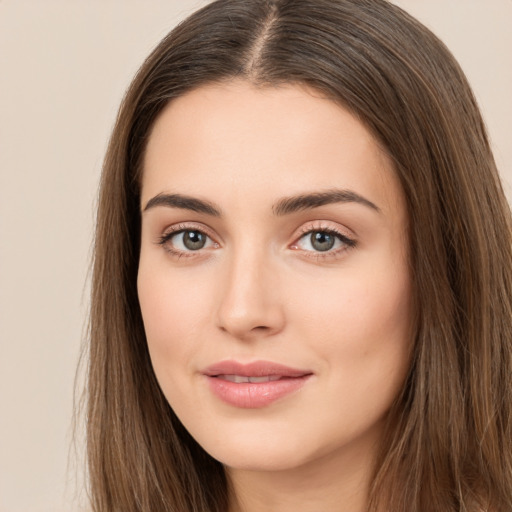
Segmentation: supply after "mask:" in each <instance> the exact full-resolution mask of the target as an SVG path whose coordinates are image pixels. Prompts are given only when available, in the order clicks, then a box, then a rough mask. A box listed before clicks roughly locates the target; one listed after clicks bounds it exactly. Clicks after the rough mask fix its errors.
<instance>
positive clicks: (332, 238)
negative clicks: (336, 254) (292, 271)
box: [296, 230, 354, 252]
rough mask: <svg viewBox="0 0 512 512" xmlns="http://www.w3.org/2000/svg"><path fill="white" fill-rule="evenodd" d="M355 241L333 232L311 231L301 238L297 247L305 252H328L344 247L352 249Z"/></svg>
mask: <svg viewBox="0 0 512 512" xmlns="http://www.w3.org/2000/svg"><path fill="white" fill-rule="evenodd" d="M353 245H354V241H353V240H350V239H349V238H347V237H345V236H343V235H341V234H339V233H335V232H332V231H320V230H317V231H309V232H308V233H306V234H305V235H303V236H301V237H300V239H299V241H298V242H297V244H296V246H297V248H299V249H302V250H304V251H315V252H327V251H331V250H332V249H338V248H340V247H343V246H349V247H352V246H353Z"/></svg>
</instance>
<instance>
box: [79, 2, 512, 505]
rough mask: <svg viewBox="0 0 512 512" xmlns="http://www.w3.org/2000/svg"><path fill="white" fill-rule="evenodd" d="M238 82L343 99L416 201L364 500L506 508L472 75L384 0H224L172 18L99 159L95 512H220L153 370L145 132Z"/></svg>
mask: <svg viewBox="0 0 512 512" xmlns="http://www.w3.org/2000/svg"><path fill="white" fill-rule="evenodd" d="M235 77H236V78H244V79H246V80H248V81H250V82H252V83H253V84H255V85H256V86H261V87H264V86H273V85H279V84H281V83H298V84H305V85H307V86H309V87H311V88H313V89H315V90H318V91H320V92H322V93H323V94H324V95H327V96H328V97H329V98H331V99H332V100H333V101H335V102H338V103H340V104H342V105H343V106H344V107H345V108H348V109H349V110H350V111H351V112H352V113H354V114H355V115H356V116H357V117H358V118H359V119H360V120H361V121H362V122H363V123H365V125H366V126H367V127H368V129H369V130H371V132H372V133H373V134H374V136H375V137H376V139H377V140H378V141H379V143H380V144H381V146H382V147H383V149H384V150H385V151H386V152H387V153H388V154H389V155H390V157H391V158H392V160H393V162H394V167H395V170H396V173H397V175H398V176H399V178H400V181H401V184H402V187H403V190H404V193H405V197H406V199H407V207H408V213H409V219H410V240H411V267H412V276H413V286H414V304H415V325H416V331H415V339H414V349H413V357H412V363H411V368H410V372H409V374H408V377H407V379H406V382H405V383H404V386H403V390H402V392H401V393H400V396H398V397H397V399H396V402H395V404H394V406H393V408H392V410H391V411H390V414H389V419H388V424H387V429H386V440H385V442H384V443H383V444H382V448H381V451H380V455H379V458H378V460H377V463H376V468H375V474H374V479H373V485H372V489H371V495H370V497H369V510H376V509H377V507H380V509H383V510H390V511H393V512H426V511H428V512H430V511H432V512H433V511H435V512H448V511H453V512H455V511H467V512H470V511H476V510H479V511H481V510H493V511H500V512H501V511H504V510H512V428H511V427H512V347H511V340H512V252H511V239H512V238H511V219H510V210H509V207H508V205H507V202H506V199H505V197H504V194H503V191H502V188H501V185H500V181H499V177H498V173H497V171H496V168H495V164H494V160H493V156H492V154H491V150H490V148H489V143H488V139H487V136H486V131H485V127H484V124H483V122H482V119H481V116H480V113H479V110H478V107H477V105H476V102H475V99H474V97H473V94H472V92H471V90H470V87H469V86H468V83H467V80H466V79H465V77H464V74H463V72H462V71H461V69H460V68H459V66H458V64H457V63H456V61H455V60H454V58H453V57H452V56H451V54H450V53H449V52H448V50H447V49H446V48H445V46H444V45H443V44H442V43H441V42H440V41H439V40H438V39H437V38H436V37H435V36H434V35H433V34H432V33H431V32H429V31H428V30H427V29H426V28H425V27H423V26H422V25H421V24H420V23H418V22H417V21H416V20H414V19H413V18H411V17H410V16H409V15H408V14H406V13H405V12H403V11H402V10H400V9H399V8H397V7H395V6H393V5H391V4H389V3H388V2H386V1H385V0H217V1H215V2H213V3H211V4H209V5H207V6H206V7H204V8H202V9H201V10H199V11H198V12H196V13H195V14H193V15H192V16H191V17H189V18H188V19H187V20H186V21H184V22H183V23H181V24H180V25H179V26H178V27H176V28H175V29H174V30H173V31H172V32H171V33H170V34H169V35H168V36H167V37H166V38H165V39H164V40H163V41H162V42H161V43H160V44H159V45H158V47H157V48H156V49H155V50H154V51H153V53H152V54H151V55H150V56H149V58H148V59H147V60H146V62H145V63H144V64H143V66H142V67H141V69H140V70H139V72H138V74H137V76H136V77H135V79H134V81H133V83H132V84H131V86H130V88H129V90H128V92H127V94H126V96H125V98H124V101H123V103H122V106H121V109H120V111H119V115H118V119H117V123H116V125H115V128H114V131H113V134H112V138H111V140H110V145H109V148H108V152H107V155H106V159H105V164H104V169H103V175H102V180H101V191H100V198H99V209H98V217H97V231H96V239H95V257H94V272H93V282H92V305H91V321H90V322H91V323H90V353H89V357H90V363H89V379H88V409H87V411H88V418H87V429H88V437H87V440H88V441H87V448H88V462H89V474H90V485H91V499H92V504H93V508H94V510H95V511H96V512H114V511H119V512H121V511H122V512H135V511H138V512H142V511H144V512H149V511H152V512H155V511H158V512H164V511H179V512H193V511H194V512H206V511H209V512H213V511H217V512H225V511H226V510H227V497H228V483H227V481H226V477H225V474H224V471H223V468H222V465H221V464H220V463H219V462H217V461H215V460H214V459H212V458H211V457H210V456H209V455H207V454H206V453H205V452H204V451H203V450H202V448H201V447H200V446H199V445H198V444H197V443H196V442H195V441H194V440H193V439H192V438H191V436H190V435H189V434H188V433H187V431H186V430H185V429H184V427H183V426H182V425H181V424H180V422H179V421H178V420H177V418H176V417H175V415H174V413H173V411H172V409H171V408H170V406H169V404H168V403H167V402H166V400H165V398H164V396H163V394H162V392H161V391H160V389H159V386H158V384H157V381H156V379H155V376H154V374H153V370H152V367H151V363H150V359H149V356H148V350H147V346H146V340H145V334H144V329H143V324H142V320H141V314H140V308H139V304H138V299H137V291H136V277H137V267H138V254H139V243H140V241H139V238H140V234H139V232H140V214H139V210H140V205H139V200H140V197H139V188H140V187H139V181H140V173H141V172H142V168H141V162H142V157H143V153H144V149H145V146H146V142H147V139H148V136H149V134H150V129H151V127H152V125H153V123H154V122H155V119H156V118H157V116H158V115H159V113H160V112H161V111H162V109H163V108H164V107H165V105H166V104H167V103H168V102H169V101H172V99H173V98H176V97H178V96H180V95H183V94H184V93H186V92H187V91H190V90H191V89H194V88H197V87H199V86H200V85H204V84H207V83H212V82H219V81H226V80H229V79H233V78H235ZM333 478H336V476H335V475H333Z"/></svg>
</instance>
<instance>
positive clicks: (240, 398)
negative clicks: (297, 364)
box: [203, 361, 313, 409]
mask: <svg viewBox="0 0 512 512" xmlns="http://www.w3.org/2000/svg"><path fill="white" fill-rule="evenodd" d="M203 375H204V376H205V377H206V378H207V379H208V384H209V386H210V389H211V391H212V392H213V393H214V394H215V395H216V396H217V397H218V398H220V399H221V400H223V401H224V402H226V403H228V404H230V405H233V406H234V407H240V408H244V409H256V408H260V407H265V406H266V405H269V404H271V403H272V402H275V401H276V400H278V399H280V398H283V397H284V396H286V395H289V394H290V393H293V392H295V391H298V390H299V389H300V388H301V387H302V386H303V385H304V384H305V383H306V381H307V380H308V379H309V377H311V375H313V372H311V371H309V370H300V369H297V368H290V367H288V366H284V365H281V364H277V363H272V362H270V361H256V362H254V363H250V364H241V363H238V362H236V361H221V362H219V363H216V364H214V365H212V366H209V367H208V368H206V369H205V370H204V371H203Z"/></svg>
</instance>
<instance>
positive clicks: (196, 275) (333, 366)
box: [138, 81, 411, 512]
mask: <svg viewBox="0 0 512 512" xmlns="http://www.w3.org/2000/svg"><path fill="white" fill-rule="evenodd" d="M333 189H339V190H349V191H352V192H354V193H356V194H358V195H359V196H361V197H363V198H365V199H366V200H367V201H370V202H371V203H373V205H375V208H374V207H371V206H369V205H368V204H362V203H360V202H356V201H348V202H347V201H343V202H334V203H331V204H326V205H323V206H320V207H316V208H307V209H304V210H301V211H294V212H292V213H288V214H284V215H276V214H275V204H276V203H278V202H279V200H281V199H282V198H284V197H289V196H296V195H301V194H310V193H318V192H325V191H329V190H333ZM159 194H182V195H187V196H192V197H194V198H197V199H200V200H203V201H208V202H210V203H213V204H214V205H215V207H216V209H218V210H219V211H220V213H221V215H220V216H213V215H210V214H208V213H204V212H194V211H191V210H189V209H186V208H178V207H171V206H166V205H153V206H152V207H151V206H150V207H147V205H148V202H149V201H150V200H151V199H152V198H154V197H155V196H157V195H159ZM273 207H274V210H273ZM141 210H142V212H143V213H142V242H141V254H140V268H139V275H138V292H139V299H140V305H141V309H142V315H143V319H144V325H145V329H146V334H147V341H148V346H149V351H150V355H151V359H152V363H153V367H154V371H155V374H156V376H157V379H158V381H159V383H160V386H161V388H162V390H163V392H164V394H165V396H166V398H167V399H168V401H169V403H170V405H171V406H172V407H173V409H174V411H175V412H176V414H177V415H178V417H179V418H180V420H181V421H182V422H183V424H184V425H185V426H186V428H187V429H188V430H189V432H190V433H191V434H192V436H194V438H195V439H196V440H197V441H198V442H199V444H201V446H203V448H204V449H205V450H206V451H207V452H209V453H210V454H211V455H212V456H213V457H215V458H216V459H217V460H219V461H221V462H222V463H223V464H224V465H225V467H226V471H227V474H228V477H229V479H230V481H231V483H232V488H233V494H232V499H231V508H230V510H231V511H232V512H235V511H242V510H243V511H244V512H254V511H263V510H265V511H267V512H268V511H273V512H280V511H285V510H286V511H289V510H294V511H301V512H306V511H307V512H313V511H314V512H318V510H322V511H323V512H328V511H330V510H333V511H334V510H336V511H337V512H340V511H343V510H346V511H347V512H348V511H350V512H358V511H360V512H363V511H364V510H365V503H366V499H367V494H368V485H369V478H370V474H371V471H372V469H373V460H374V457H375V453H376V449H377V447H378V443H379V439H380V436H381V434H382V427H383V421H384V419H385V416H386V413H387V411H388V410H389V408H390V406H391V404H392V402H393V400H394V399H395V397H396V395H397V393H398V392H399V390H400V389H401V386H402V384H403V381H404V378H405V375H406V372H407V369H408V366H409V356H410V348H411V289H410V287H411V281H410V271H409V266H408V253H407V252H408V240H407V236H406V232H407V215H406V210H405V204H404V197H403V193H402V190H401V188H400V185H399V183H398V180H397V178H396V176H395V173H394V171H393V168H392V165H391V163H390V161H389V159H388V158H387V157H386V156H385V155H384V154H383V152H382V151H381V150H380V148H379V146H378V144H377V143H376V141H375V140H374V138H373V137H372V136H371V134H370V133H369V132H368V130H367V129H366V128H365V127H364V126H363V125H362V124H361V123H360V122H359V121H358V120H357V119H356V118H355V117H353V116H352V115H351V114H350V113H349V112H347V111H346V110H345V109H343V108H341V107H340V106H338V105H336V104H335V103H333V102H332V101H329V100H327V99H325V98H323V97H322V96H321V95H320V94H319V93H317V92H315V91H312V90H309V89H306V88H304V87H301V86H298V85H287V86H282V87H279V88H255V87H254V86H253V85H251V84H249V83H247V82H244V81H232V82H228V83H224V84H220V85H209V86H204V87H202V88H199V89H196V90H194V91H192V92H190V93H188V94H186V95H185V96H182V97H180V98H178V99H176V100H174V101H173V102H172V103H170V104H169V105H168V106H167V107H166V109H165V110H164V111H163V113H162V114H161V115H160V117H159V118H158V119H157V121H156V123H155V125H154V127H153V130H152V132H151V135H150V138H149V142H148V146H147V152H146V155H145V161H144V172H143V179H142V199H141ZM184 229H188V230H192V231H194V230H195V231H196V232H197V230H199V231H202V232H204V233H205V234H206V235H207V236H208V237H209V238H207V239H206V240H207V242H206V244H205V246H204V247H203V248H202V249H199V250H190V249H187V246H185V245H183V233H182V234H177V235H176V234H174V235H171V234H170V232H171V233H172V232H173V230H174V232H179V231H180V230H184ZM314 230H316V231H317V232H324V231H325V230H330V231H336V232H339V233H340V234H341V235H342V237H346V238H350V239H351V240H353V241H354V242H355V245H353V246H351V245H350V244H348V245H347V244H346V243H345V242H344V240H345V239H343V238H341V239H338V238H336V237H335V240H336V242H335V244H334V247H333V248H332V249H331V250H327V251H318V250H317V249H316V248H317V246H314V245H313V244H312V243H311V239H310V234H308V233H310V232H311V231H314ZM166 235H167V238H166V240H165V243H163V244H162V243H160V242H161V241H162V237H165V236H166ZM333 236H334V235H333ZM223 360H236V361H239V362H243V363H249V362H252V361H257V360H267V361H273V362H277V363H280V364H284V365H287V366H291V367H294V368H301V369H308V370H309V371H310V372H312V374H313V375H312V376H311V377H310V378H309V379H308V380H307V382H306V383H305V385H304V386H303V387H302V388H301V389H300V390H299V391H297V392H295V393H292V394H290V395H287V396H285V397H283V398H281V399H280V400H277V401H275V402H273V403H271V404H269V405H267V406H265V407H262V408H257V409H244V408H238V407H234V406H232V405H229V404H227V403H225V402H223V401H222V400H220V399H219V398H218V397H217V396H216V395H214V394H213V393H212V392H211V390H210V388H209V386H208V385H207V383H206V382H205V377H204V375H203V374H202V371H203V369H204V368H206V367H207V366H209V365H211V364H214V363H217V362H218V361H223ZM343 507H344V508H343Z"/></svg>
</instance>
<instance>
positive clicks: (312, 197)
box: [272, 189, 381, 216]
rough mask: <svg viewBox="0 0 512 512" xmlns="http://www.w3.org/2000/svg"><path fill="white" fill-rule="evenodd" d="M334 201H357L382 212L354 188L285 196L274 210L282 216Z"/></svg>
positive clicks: (276, 204)
mask: <svg viewBox="0 0 512 512" xmlns="http://www.w3.org/2000/svg"><path fill="white" fill-rule="evenodd" d="M333 203H357V204H361V205H363V206H366V207H368V208H370V209H372V210H374V211H376V212H377V213H381V210H380V208H379V207H378V206H377V205H376V204H375V203H372V202H371V201H370V200H368V199H366V198H365V197H363V196H361V195H359V194H357V193H356V192H353V191H352V190H338V189H333V190H327V191H325V192H314V193H311V194H301V195H298V196H293V197H284V198H283V199H280V200H279V201H277V203H275V204H274V206H273V207H272V211H273V212H274V214H275V215H279V216H281V215H288V214H290V213H295V212H299V211H303V210H309V209H312V208H318V207H320V206H324V205H327V204H333Z"/></svg>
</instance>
